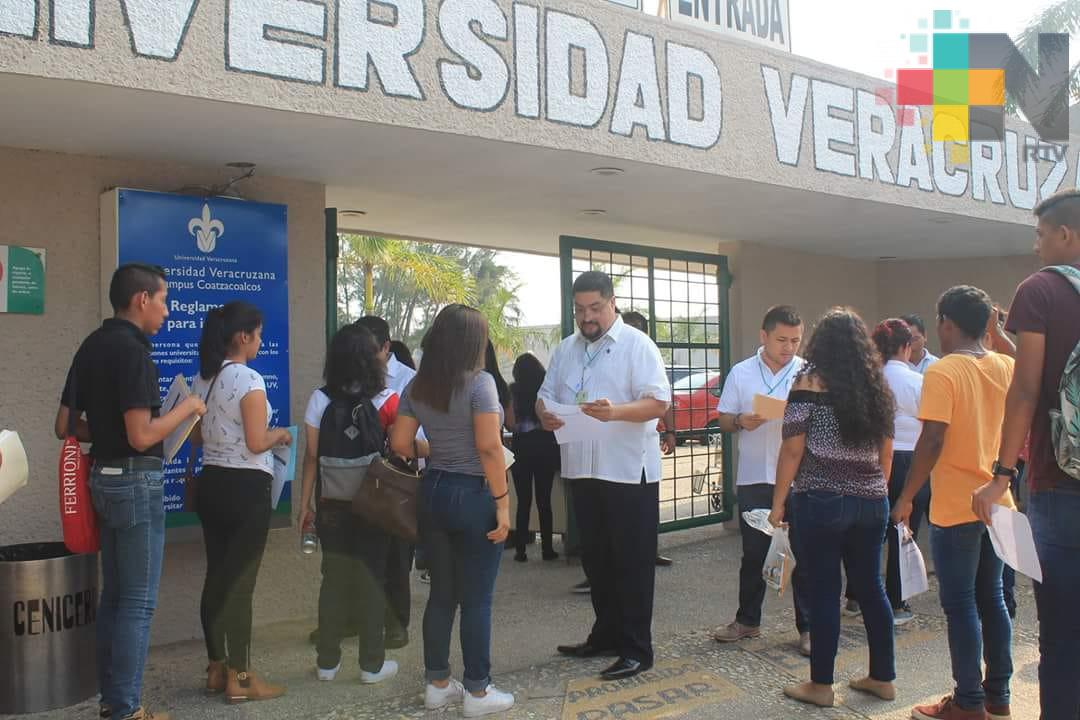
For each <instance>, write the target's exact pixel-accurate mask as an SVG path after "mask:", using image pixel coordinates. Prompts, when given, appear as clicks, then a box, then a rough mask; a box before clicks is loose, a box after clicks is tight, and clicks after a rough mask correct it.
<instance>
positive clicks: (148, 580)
mask: <svg viewBox="0 0 1080 720" xmlns="http://www.w3.org/2000/svg"><path fill="white" fill-rule="evenodd" d="M168 293H169V289H168V286H167V284H166V282H165V271H164V270H162V269H161V268H159V267H156V266H151V265H138V264H130V265H122V266H121V267H119V268H117V269H116V272H114V273H113V276H112V281H111V282H110V283H109V302H110V303H111V304H112V307H113V311H114V313H115V315H114V317H111V318H109V319H107V320H105V321H104V322H103V323H102V324H101V327H100V328H98V329H97V330H95V331H94V332H92V333H91V334H90V335H89V337H87V338H86V340H84V341H83V343H82V345H81V346H80V347H79V350H78V352H77V353H76V354H75V358H74V360H73V361H72V364H71V369H70V370H69V371H68V376H67V382H66V384H65V385H64V392H63V395H62V396H61V399H60V408H59V409H58V410H57V413H56V427H55V430H56V437H57V438H60V439H63V438H64V437H65V436H66V435H67V431H68V430H67V429H68V419H69V417H70V414H72V413H74V415H75V417H76V433H77V436H78V438H79V440H81V441H82V442H91V443H93V445H92V446H91V448H90V455H91V456H92V457H93V459H94V467H93V471H92V472H91V476H90V492H91V495H92V496H93V500H94V507H95V509H96V510H97V513H98V527H99V532H100V535H101V569H102V592H101V605H100V607H99V609H98V614H97V638H98V643H97V672H98V683H99V688H100V692H101V716H102V717H112V718H114V720H142V719H143V718H144V717H146V716H148V715H151V713H149V712H145V711H144V710H143V707H142V705H141V698H142V678H143V664H144V663H145V662H146V652H147V648H148V647H149V644H150V643H149V640H150V623H151V619H152V618H153V616H154V609H155V607H156V606H157V595H158V583H159V580H160V579H161V558H162V552H163V550H164V547H165V506H164V500H163V487H162V486H163V484H164V482H165V476H164V472H163V470H162V468H163V462H162V455H163V452H164V449H163V447H162V444H163V441H164V440H165V438H166V437H168V436H169V434H170V433H172V432H173V431H174V430H175V429H176V428H177V427H179V426H180V424H181V423H183V422H185V421H186V420H188V419H189V418H190V417H191V416H192V415H202V414H203V413H205V412H206V406H205V405H204V404H203V401H202V400H201V399H200V398H198V397H196V396H189V397H188V398H186V399H185V400H183V401H181V402H180V403H179V404H178V405H177V406H176V407H175V408H174V409H173V410H172V411H171V412H168V413H162V412H161V392H160V390H159V389H158V369H157V365H155V364H154V360H153V359H152V358H151V357H150V347H151V346H150V336H151V335H155V334H156V333H157V331H158V330H160V329H161V326H162V325H163V324H164V323H165V318H167V317H168V316H169V307H168V305H167V297H168ZM84 415H85V417H83V416H84ZM157 717H158V718H167V717H168V716H167V715H165V714H163V713H158V714H157Z"/></svg>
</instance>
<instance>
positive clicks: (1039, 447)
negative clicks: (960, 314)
mask: <svg viewBox="0 0 1080 720" xmlns="http://www.w3.org/2000/svg"><path fill="white" fill-rule="evenodd" d="M1075 267H1076V268H1077V269H1078V270H1080V265H1076V266H1075ZM1005 329H1006V330H1008V331H1009V332H1011V333H1014V334H1019V333H1023V332H1030V333H1038V334H1039V335H1043V336H1045V337H1046V357H1045V360H1044V361H1043V374H1042V384H1041V386H1040V389H1039V401H1038V403H1037V404H1036V405H1035V417H1034V418H1033V419H1032V421H1031V455H1030V457H1029V458H1028V464H1027V470H1026V472H1027V477H1028V481H1029V482H1030V483H1031V485H1030V487H1031V490H1032V492H1039V491H1042V490H1052V489H1054V488H1057V487H1066V488H1070V487H1071V488H1077V489H1080V483H1077V481H1076V480H1073V479H1072V478H1070V477H1069V476H1068V475H1066V474H1065V473H1064V472H1063V471H1062V470H1061V468H1059V467H1058V464H1057V460H1055V459H1054V446H1053V444H1052V443H1051V441H1050V410H1051V409H1055V410H1060V409H1061V395H1060V394H1059V393H1058V384H1059V383H1060V382H1061V373H1062V372H1064V371H1065V363H1066V362H1067V361H1068V359H1069V355H1070V354H1072V351H1073V348H1075V347H1076V343H1077V342H1080V293H1077V292H1076V290H1075V289H1073V286H1072V285H1071V284H1070V283H1069V281H1068V280H1066V279H1065V278H1064V277H1062V276H1061V275H1059V274H1058V273H1056V272H1054V271H1053V270H1040V271H1039V272H1037V273H1035V274H1034V275H1032V276H1030V277H1029V278H1028V279H1027V280H1024V282H1022V283H1020V286H1019V287H1018V288H1017V289H1016V297H1015V298H1014V299H1013V303H1012V307H1011V308H1009V319H1008V320H1007V321H1006V324H1005Z"/></svg>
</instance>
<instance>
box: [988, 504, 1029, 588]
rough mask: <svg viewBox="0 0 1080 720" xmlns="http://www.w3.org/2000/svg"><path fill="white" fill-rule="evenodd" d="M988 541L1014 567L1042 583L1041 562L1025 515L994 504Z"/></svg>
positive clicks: (991, 511)
mask: <svg viewBox="0 0 1080 720" xmlns="http://www.w3.org/2000/svg"><path fill="white" fill-rule="evenodd" d="M990 522H991V523H993V524H992V525H991V526H990V542H991V543H993V545H994V552H996V553H997V556H998V557H999V558H1001V559H1002V560H1003V561H1004V562H1005V564H1006V565H1008V566H1009V567H1011V568H1012V569H1013V570H1015V571H1017V572H1020V573H1024V574H1025V575H1027V576H1028V577H1029V578H1031V579H1032V580H1034V581H1035V582H1040V583H1041V582H1042V565H1040V564H1039V555H1038V553H1037V552H1036V551H1035V538H1034V537H1032V535H1031V523H1029V522H1028V519H1027V516H1025V515H1022V514H1021V513H1018V512H1016V511H1015V510H1010V509H1009V508H1007V507H1004V506H1002V505H995V506H994V507H993V509H991V510H990Z"/></svg>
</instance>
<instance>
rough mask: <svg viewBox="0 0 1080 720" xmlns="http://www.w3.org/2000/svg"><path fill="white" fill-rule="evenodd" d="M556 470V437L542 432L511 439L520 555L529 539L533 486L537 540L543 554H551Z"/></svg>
mask: <svg viewBox="0 0 1080 720" xmlns="http://www.w3.org/2000/svg"><path fill="white" fill-rule="evenodd" d="M558 470H559V446H558V445H557V444H556V443H555V436H554V435H553V434H552V433H549V432H546V431H544V430H533V431H532V432H527V433H516V434H515V435H514V464H513V465H511V466H510V472H511V473H513V476H514V490H515V491H516V492H517V518H516V519H515V523H514V539H515V540H516V543H517V548H518V550H519V551H521V552H524V551H525V541H526V538H527V537H528V535H529V513H530V512H531V510H532V500H533V485H534V483H535V486H536V510H537V514H538V515H539V516H540V537H541V540H542V543H543V548H544V550H545V551H546V552H550V551H551V532H552V517H551V485H552V483H553V482H554V480H555V473H556V472H558Z"/></svg>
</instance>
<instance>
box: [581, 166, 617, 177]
mask: <svg viewBox="0 0 1080 720" xmlns="http://www.w3.org/2000/svg"><path fill="white" fill-rule="evenodd" d="M589 172H591V173H592V174H593V175H600V176H602V177H612V176H614V175H622V174H623V173H624V172H626V171H625V170H623V169H622V168H617V167H598V168H593V169H592V170H590V171H589Z"/></svg>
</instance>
